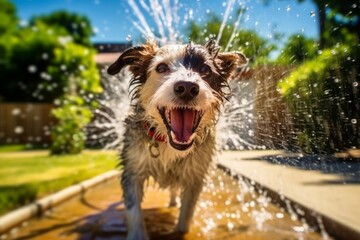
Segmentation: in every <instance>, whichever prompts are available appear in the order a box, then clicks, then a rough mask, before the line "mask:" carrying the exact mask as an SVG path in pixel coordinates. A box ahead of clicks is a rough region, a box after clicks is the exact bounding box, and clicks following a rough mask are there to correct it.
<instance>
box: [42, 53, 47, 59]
mask: <svg viewBox="0 0 360 240" xmlns="http://www.w3.org/2000/svg"><path fill="white" fill-rule="evenodd" d="M41 58H42V59H44V60H46V59H48V58H49V54H47V53H43V54H42V55H41Z"/></svg>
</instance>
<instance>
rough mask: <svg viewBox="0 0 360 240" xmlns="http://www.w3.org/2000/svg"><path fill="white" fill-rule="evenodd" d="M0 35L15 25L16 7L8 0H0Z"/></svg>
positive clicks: (12, 28)
mask: <svg viewBox="0 0 360 240" xmlns="http://www.w3.org/2000/svg"><path fill="white" fill-rule="evenodd" d="M0 19H1V21H0V35H3V34H4V33H6V32H9V31H12V30H14V29H15V28H16V26H17V21H18V19H17V16H16V8H15V6H14V4H13V3H11V2H9V1H8V0H0Z"/></svg>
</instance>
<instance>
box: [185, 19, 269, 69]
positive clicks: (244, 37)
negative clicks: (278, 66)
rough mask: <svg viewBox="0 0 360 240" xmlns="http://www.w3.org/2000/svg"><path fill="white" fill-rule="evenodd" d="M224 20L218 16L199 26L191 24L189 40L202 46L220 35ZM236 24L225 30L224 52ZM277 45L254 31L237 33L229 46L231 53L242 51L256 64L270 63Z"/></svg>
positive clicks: (222, 43)
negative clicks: (210, 38)
mask: <svg viewBox="0 0 360 240" xmlns="http://www.w3.org/2000/svg"><path fill="white" fill-rule="evenodd" d="M221 23H222V20H220V19H219V18H218V17H216V16H211V17H210V18H209V19H208V20H207V21H206V23H204V24H202V25H201V24H198V23H196V22H195V21H192V22H190V24H189V26H188V29H187V31H188V36H189V39H190V40H191V41H193V42H195V43H198V44H202V43H204V42H206V41H207V40H208V39H209V37H214V36H216V35H217V34H218V33H219V30H220V27H221ZM234 25H235V23H228V24H227V25H226V27H225V28H224V31H223V34H222V37H221V39H220V41H219V45H220V46H222V48H223V50H224V49H225V48H226V47H227V45H228V42H229V40H230V39H231V35H232V32H233V30H234ZM275 49H276V47H275V45H273V44H271V43H269V41H267V40H266V39H264V38H262V37H260V36H259V35H258V34H256V32H255V31H253V30H238V31H236V32H235V38H234V40H233V41H232V43H231V44H230V45H229V46H228V49H227V50H229V51H241V52H243V53H244V54H245V55H246V56H247V57H248V58H250V59H251V60H252V61H254V62H255V63H256V64H260V63H265V62H267V61H268V59H269V56H270V53H271V52H272V51H273V50H275Z"/></svg>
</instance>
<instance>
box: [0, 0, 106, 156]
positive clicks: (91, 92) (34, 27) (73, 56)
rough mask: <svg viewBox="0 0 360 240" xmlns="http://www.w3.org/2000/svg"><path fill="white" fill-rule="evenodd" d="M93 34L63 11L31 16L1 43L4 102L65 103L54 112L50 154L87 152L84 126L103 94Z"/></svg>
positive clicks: (0, 91) (76, 17)
mask: <svg viewBox="0 0 360 240" xmlns="http://www.w3.org/2000/svg"><path fill="white" fill-rule="evenodd" d="M0 3H2V2H0ZM10 10H11V9H10ZM10 10H9V11H6V13H7V15H9V17H11V16H12V15H11V14H12V13H13V12H14V11H10ZM1 12H2V11H0V13H1ZM0 15H1V14H0ZM91 35H92V27H91V25H90V21H89V20H88V18H86V17H84V16H81V15H78V14H74V13H68V12H64V11H59V12H55V13H53V14H50V15H44V16H39V17H33V18H32V19H31V21H30V24H29V26H28V27H23V28H18V29H17V30H16V31H12V32H9V33H6V34H4V35H3V36H2V38H1V39H0V59H1V60H0V72H1V74H2V76H1V79H0V85H1V86H2V87H1V89H0V100H4V101H13V102H60V103H61V105H60V106H59V107H58V108H57V109H55V110H54V111H53V115H54V117H55V119H56V120H57V125H56V126H55V127H54V128H53V130H52V135H51V136H52V141H53V142H52V146H51V152H52V154H64V153H79V152H81V150H82V149H83V148H84V142H85V134H84V132H83V131H84V127H85V126H86V124H87V123H88V122H89V121H90V119H91V111H90V109H91V107H94V106H95V103H94V100H93V99H94V97H95V94H97V93H100V92H101V86H100V76H99V72H98V69H97V66H96V63H95V60H94V55H95V50H94V49H91V48H90V47H89V46H90V45H91V43H90V37H91Z"/></svg>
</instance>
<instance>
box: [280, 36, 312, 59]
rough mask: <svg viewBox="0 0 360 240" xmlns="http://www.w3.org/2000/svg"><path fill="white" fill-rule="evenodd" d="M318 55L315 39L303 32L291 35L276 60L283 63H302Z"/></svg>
mask: <svg viewBox="0 0 360 240" xmlns="http://www.w3.org/2000/svg"><path fill="white" fill-rule="evenodd" d="M316 55H317V44H316V42H315V40H314V39H310V38H307V37H306V36H304V35H301V34H295V35H292V36H290V37H289V39H288V40H287V42H286V43H285V46H284V47H283V49H282V50H281V53H280V55H279V56H278V57H277V59H276V61H275V62H276V63H278V64H281V65H289V64H300V63H303V62H304V61H306V60H310V59H313V58H314V57H315V56H316Z"/></svg>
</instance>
